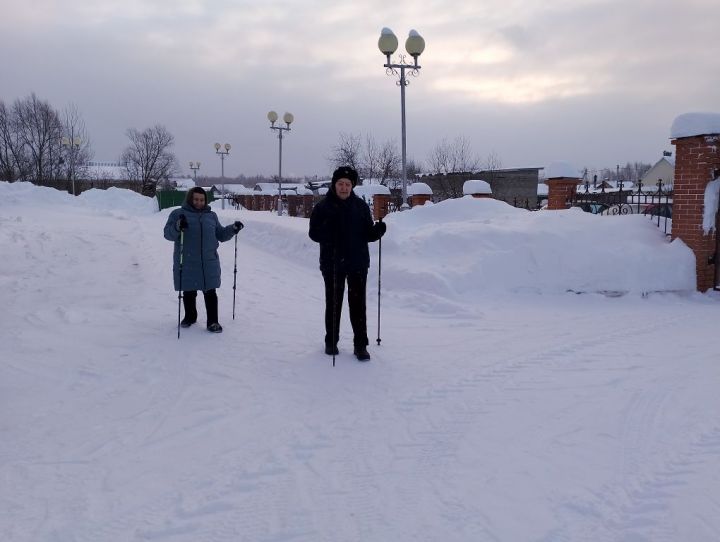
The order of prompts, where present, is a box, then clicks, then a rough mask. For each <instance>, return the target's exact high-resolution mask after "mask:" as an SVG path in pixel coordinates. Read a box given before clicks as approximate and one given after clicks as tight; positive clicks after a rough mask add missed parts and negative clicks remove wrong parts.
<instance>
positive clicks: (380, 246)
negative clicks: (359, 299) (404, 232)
mask: <svg viewBox="0 0 720 542" xmlns="http://www.w3.org/2000/svg"><path fill="white" fill-rule="evenodd" d="M380 222H382V218H380ZM381 276H382V237H380V239H378V326H377V327H378V330H377V331H378V333H377V335H378V336H377V344H378V346H380V288H381V287H382V279H381Z"/></svg>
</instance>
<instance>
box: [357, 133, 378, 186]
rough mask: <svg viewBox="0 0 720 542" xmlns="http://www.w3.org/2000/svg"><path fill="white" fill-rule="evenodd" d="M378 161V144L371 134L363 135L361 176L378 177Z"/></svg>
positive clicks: (365, 177) (366, 177) (367, 177)
mask: <svg viewBox="0 0 720 542" xmlns="http://www.w3.org/2000/svg"><path fill="white" fill-rule="evenodd" d="M380 162H381V158H380V146H379V145H378V144H377V142H376V141H375V138H374V137H373V136H372V134H368V135H367V136H365V148H364V149H363V154H362V172H361V173H362V174H361V177H362V178H363V179H379V178H380V174H381V173H380V172H381V169H382V166H381V163H380Z"/></svg>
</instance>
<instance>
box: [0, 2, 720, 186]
mask: <svg viewBox="0 0 720 542" xmlns="http://www.w3.org/2000/svg"><path fill="white" fill-rule="evenodd" d="M0 6H1V7H2V9H1V15H0V50H1V51H2V55H0V78H1V79H0V99H1V100H3V101H5V102H6V103H12V102H13V101H14V100H15V99H16V98H20V97H24V96H27V95H28V94H30V93H31V92H35V93H36V94H37V95H38V96H39V97H40V98H42V99H46V100H48V101H50V103H51V104H52V105H53V106H55V107H56V108H57V109H62V108H63V107H65V106H66V105H68V104H70V103H74V104H75V105H76V106H77V107H78V109H79V110H80V112H81V113H82V115H83V117H84V119H85V123H86V125H87V128H88V130H89V132H90V137H91V140H92V144H93V149H94V151H95V158H96V159H97V160H117V158H118V157H119V155H120V153H121V152H122V150H123V148H124V147H125V145H126V143H127V139H126V136H125V131H126V129H127V128H130V127H133V128H138V129H143V128H146V127H148V126H151V125H154V124H156V123H161V124H164V125H166V126H167V127H168V129H169V130H170V131H171V132H172V133H173V134H174V135H175V138H176V146H175V148H174V150H175V152H176V155H177V156H178V159H179V161H180V164H181V165H182V166H183V168H184V173H186V174H189V173H191V172H190V170H189V168H187V163H188V161H190V160H199V161H201V162H202V166H201V169H200V174H201V175H202V174H208V175H219V172H220V160H219V158H218V157H217V156H215V152H214V149H213V143H215V142H216V141H217V142H220V143H225V142H228V143H231V144H232V146H233V147H232V150H231V153H230V156H229V158H228V159H227V160H226V161H225V173H226V175H227V176H231V177H232V176H235V175H237V174H239V173H244V174H247V175H252V174H256V173H262V174H266V175H272V174H275V173H276V172H277V151H278V148H277V147H278V146H277V138H276V137H275V136H274V134H273V133H272V132H271V131H270V130H269V129H268V121H267V119H266V113H267V111H268V110H270V109H275V110H277V111H278V113H280V115H281V116H282V114H283V112H285V111H291V112H292V113H293V114H294V115H295V123H294V124H293V129H292V132H291V133H290V134H288V136H287V139H285V140H284V142H283V173H284V174H285V175H306V174H307V175H313V174H319V175H324V174H327V173H328V170H329V165H328V162H327V156H328V155H329V153H330V149H331V147H332V146H333V145H334V144H335V142H336V141H337V139H338V134H339V133H340V132H348V133H363V134H365V133H372V134H373V135H374V136H375V138H376V139H378V140H381V141H382V140H386V139H389V138H394V139H396V140H397V141H398V144H399V139H400V92H399V89H398V87H397V86H396V84H395V79H394V78H392V77H388V76H386V75H385V71H384V68H383V67H382V64H383V61H384V58H383V57H382V55H381V54H380V52H379V51H378V49H377V39H378V37H379V34H380V30H381V28H382V27H383V26H388V27H390V28H392V29H393V30H394V31H395V33H396V34H397V36H398V39H399V41H400V44H401V45H400V50H401V51H402V50H403V44H404V41H405V38H406V36H407V32H408V31H409V30H410V29H411V28H414V29H416V30H417V31H418V32H420V34H421V35H422V36H423V37H424V38H425V41H426V50H425V53H423V55H422V56H421V57H420V64H421V65H422V69H421V70H420V74H419V77H417V78H412V80H411V84H410V85H409V87H408V89H407V120H408V154H409V156H410V157H412V158H414V159H415V160H416V161H418V162H424V161H425V160H426V158H427V156H428V154H429V152H430V150H431V149H432V147H434V146H435V145H436V144H437V143H438V142H439V141H441V140H442V139H443V138H448V139H453V138H455V137H456V136H464V137H465V138H466V139H468V140H469V141H470V143H471V144H472V146H473V149H474V151H475V152H476V153H477V154H478V155H479V156H480V157H485V156H487V155H488V154H489V153H491V152H495V153H497V155H499V157H500V159H501V161H502V164H503V166H504V167H532V166H544V165H547V164H548V163H549V162H550V161H553V160H568V161H570V162H572V163H574V164H576V165H577V166H578V167H589V168H591V169H592V168H595V167H603V166H612V165H614V164H618V163H619V164H624V163H625V162H627V161H645V162H651V163H654V162H655V161H656V160H657V159H658V158H659V157H660V156H661V155H662V151H663V150H673V148H672V146H671V145H670V141H669V132H670V125H671V123H672V121H673V119H674V118H675V117H676V116H677V115H679V114H681V113H686V112H690V111H713V112H720V100H719V98H718V97H719V96H720V92H718V91H719V89H720V54H719V52H718V45H717V42H718V34H719V33H720V32H719V31H718V24H717V21H718V20H720V2H719V1H718V0H682V1H681V0H677V1H673V0H546V1H545V2H536V1H531V0H502V1H498V0H485V1H482V0H479V1H478V0H474V1H473V0H468V1H465V0H463V1H460V0H449V1H440V0H429V1H425V2H417V1H415V2H409V1H397V2H394V3H389V2H387V1H379V0H370V1H365V2H352V3H350V2H337V1H332V0H285V1H280V2H275V1H267V2H260V1H254V2H253V1H230V0H216V1H214V2H209V1H206V0H125V1H123V2H113V1H108V0H94V1H93V2H92V3H90V2H85V1H80V0H64V1H63V2H57V1H54V0H34V1H33V2H20V1H19V0H12V1H11V0H0Z"/></svg>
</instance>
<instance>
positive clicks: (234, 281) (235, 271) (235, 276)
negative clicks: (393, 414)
mask: <svg viewBox="0 0 720 542" xmlns="http://www.w3.org/2000/svg"><path fill="white" fill-rule="evenodd" d="M236 289H237V233H235V269H233V320H235V290H236Z"/></svg>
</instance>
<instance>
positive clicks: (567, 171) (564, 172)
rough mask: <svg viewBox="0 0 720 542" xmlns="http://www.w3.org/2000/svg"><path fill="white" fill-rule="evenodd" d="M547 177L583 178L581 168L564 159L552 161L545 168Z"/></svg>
mask: <svg viewBox="0 0 720 542" xmlns="http://www.w3.org/2000/svg"><path fill="white" fill-rule="evenodd" d="M545 178H546V179H563V178H566V179H581V178H582V175H581V174H580V170H579V169H578V168H576V167H575V166H574V165H573V164H571V163H570V162H565V161H562V160H559V161H556V162H550V164H548V166H547V167H546V168H545Z"/></svg>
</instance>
